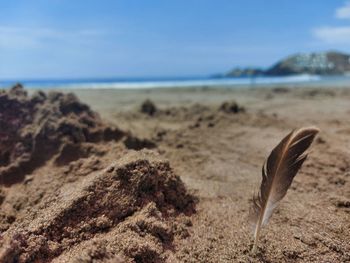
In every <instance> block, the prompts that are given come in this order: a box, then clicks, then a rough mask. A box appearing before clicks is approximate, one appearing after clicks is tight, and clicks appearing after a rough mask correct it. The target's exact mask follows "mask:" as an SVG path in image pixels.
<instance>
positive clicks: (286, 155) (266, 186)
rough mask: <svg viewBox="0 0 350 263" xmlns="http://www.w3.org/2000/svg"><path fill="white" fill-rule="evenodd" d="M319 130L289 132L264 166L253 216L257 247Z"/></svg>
mask: <svg viewBox="0 0 350 263" xmlns="http://www.w3.org/2000/svg"><path fill="white" fill-rule="evenodd" d="M318 132H319V130H318V129H317V128H315V127H309V128H302V129H299V130H297V131H292V132H291V133H289V134H288V135H287V136H286V137H285V138H283V139H282V141H281V142H280V143H279V144H278V145H277V146H276V147H275V148H274V149H273V150H272V152H271V153H270V156H269V157H268V158H267V160H266V161H265V163H264V165H263V167H262V182H261V186H260V191H259V193H258V194H257V195H255V196H254V197H253V201H252V209H251V212H250V220H251V222H252V224H253V227H254V245H253V251H255V249H256V245H257V242H258V239H259V234H260V230H261V227H262V226H263V225H265V224H266V223H267V222H268V220H269V218H270V217H271V215H272V213H273V211H274V209H275V208H276V207H277V205H278V203H279V202H280V201H281V200H282V198H283V197H284V196H285V195H286V193H287V190H288V188H289V187H290V185H291V184H292V181H293V178H294V177H295V175H296V174H297V172H298V170H299V169H300V167H301V166H302V164H303V162H304V161H305V159H306V157H307V153H305V151H306V150H307V149H308V148H309V146H310V145H311V143H312V141H313V140H314V138H315V136H316V134H317V133H318Z"/></svg>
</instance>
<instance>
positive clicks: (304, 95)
mask: <svg viewBox="0 0 350 263" xmlns="http://www.w3.org/2000/svg"><path fill="white" fill-rule="evenodd" d="M64 92H65V93H66V92H67V91H64ZM12 93H15V94H12V95H11V94H10V95H7V96H9V97H15V98H18V99H15V100H16V103H24V104H25V105H27V104H30V103H29V102H30V101H32V100H33V97H31V96H32V93H33V92H32V91H31V92H29V93H30V94H29V95H27V98H23V96H24V97H25V94H22V93H23V90H21V89H19V90H17V91H12ZM17 93H19V94H17ZM74 93H75V94H76V96H77V97H78V98H79V99H80V101H82V102H83V103H81V102H79V101H78V99H77V98H76V97H75V96H73V95H60V96H58V97H59V98H57V96H56V97H55V99H51V100H52V102H50V99H49V98H52V96H53V95H46V96H45V98H46V99H44V102H40V103H39V104H35V105H37V106H36V110H35V112H33V110H32V108H31V107H29V108H28V109H30V110H25V111H24V112H25V114H24V115H25V116H32V117H31V118H29V119H28V120H27V122H23V121H21V122H20V123H23V125H22V126H23V127H22V126H21V127H20V129H19V131H18V132H16V133H15V138H16V139H12V140H2V141H1V140H0V142H1V143H2V145H6V147H7V148H6V149H14V147H13V144H11V141H16V140H19V141H23V138H26V139H27V140H28V137H25V136H23V134H26V133H25V131H27V130H36V131H38V132H39V133H40V131H41V134H45V135H46V134H47V133H46V132H45V129H38V127H41V126H40V125H38V122H37V119H38V117H39V116H42V113H41V112H42V110H41V109H50V110H49V112H50V113H49V114H48V115H49V116H50V118H51V119H52V118H54V121H53V122H54V123H55V124H56V125H53V131H54V134H56V135H57V136H56V137H54V138H52V137H50V139H53V140H54V141H55V142H56V143H57V147H56V148H55V149H54V150H52V151H46V150H45V149H41V150H40V151H39V152H41V153H42V155H44V153H45V160H40V162H33V161H28V160H32V159H34V160H36V159H37V158H34V157H35V156H36V151H35V150H33V148H30V147H29V148H28V147H19V146H18V147H19V148H18V149H23V148H24V149H26V151H14V152H13V153H11V154H7V155H6V154H4V152H3V153H2V152H0V153H2V155H1V154H0V156H7V157H6V158H3V157H2V158H1V159H2V160H5V161H3V162H0V171H1V172H2V174H1V173H0V175H1V176H2V177H1V178H2V187H1V192H0V204H1V214H0V227H1V239H0V244H1V249H0V262H16V261H19V262H350V122H349V121H348V119H349V115H350V103H349V101H350V89H349V90H348V89H346V88H337V89H332V88H317V87H307V88H306V87H304V88H303V87H298V88H293V87H273V88H266V87H265V88H256V89H229V88H227V89H225V88H220V89H218V88H215V87H213V88H208V87H203V88H188V89H183V88H181V89H162V90H102V91H96V90H95V91H94V90H75V91H74ZM56 94H57V93H56ZM59 94H60V93H59ZM0 95H1V94H0ZM35 96H37V95H35ZM35 96H34V97H35ZM147 99H150V100H151V101H148V102H147V103H146V104H143V103H144V102H145V100H147ZM17 100H18V101H17ZM23 101H24V102H23ZM67 101H68V102H70V103H67ZM84 103H86V104H84ZM53 104H54V105H53ZM61 104H63V105H67V104H68V105H72V104H73V105H75V106H74V107H68V108H69V109H70V111H69V113H67V112H65V111H62V110H61V107H58V109H57V105H61ZM16 105H17V104H16ZM40 105H41V106H40ZM43 105H45V106H43ZM55 105H56V106H55ZM87 105H89V106H90V107H89V106H87ZM16 107H17V106H16ZM26 107H27V106H26ZM26 107H22V108H21V109H23V108H25V109H27V108H26ZM17 108H18V107H17ZM37 108H38V109H37ZM63 108H64V107H63ZM76 108H79V109H80V111H78V112H76V111H75V110H72V109H76ZM7 116H8V115H7ZM16 116H17V115H16ZM21 116H22V115H21ZM33 116H34V118H33ZM53 116H54V117H53ZM86 116H89V120H90V122H89V123H90V126H91V127H90V126H89V127H87V126H86V124H85V122H84V118H86ZM45 118H46V117H45ZM45 118H44V119H45ZM50 118H49V119H50ZM0 119H1V118H0ZM24 119H27V117H26V118H24ZM72 120H73V121H72ZM66 122H69V123H73V124H74V125H71V126H69V127H70V128H69V129H68V132H66V133H62V132H60V131H61V128H60V127H61V125H58V124H59V123H66ZM309 125H315V126H317V127H319V128H320V129H321V132H320V134H319V136H318V137H317V139H316V141H315V143H314V144H313V145H312V147H311V152H310V155H309V158H308V159H307V160H306V162H305V163H304V165H303V167H302V169H301V171H300V172H299V174H298V175H297V176H296V178H295V180H294V182H293V184H292V186H291V188H290V189H289V191H288V193H287V196H286V197H285V198H284V199H283V201H282V202H281V204H280V206H279V207H278V209H277V210H276V212H275V213H274V214H273V216H272V218H271V220H270V222H269V224H268V225H267V226H266V227H265V228H264V229H263V231H262V235H261V239H260V242H259V246H258V251H257V253H256V254H255V255H253V254H252V253H251V252H250V249H251V246H252V232H251V228H250V225H249V223H248V220H247V217H248V212H249V207H250V201H251V198H252V195H253V193H254V192H255V191H256V190H257V189H258V187H259V184H260V180H261V166H262V164H263V162H264V159H265V158H266V157H267V156H268V154H269V152H270V151H271V149H272V148H273V147H274V146H275V145H276V144H277V143H278V142H279V141H280V140H281V139H282V138H283V137H284V136H285V135H286V134H287V133H288V132H290V131H291V130H292V129H295V128H299V127H302V126H309ZM2 127H3V126H1V128H2ZM7 127H9V130H10V131H13V130H16V129H15V127H12V126H7ZM16 127H17V126H16ZM50 127H51V126H50ZM72 131H80V132H81V133H79V132H77V133H73V132H72ZM84 131H85V132H84ZM2 132H3V130H2ZM5 132H7V134H13V132H8V131H5ZM72 134H78V135H79V134H80V135H81V134H82V135H83V136H78V135H77V136H75V137H74V136H73V137H72ZM89 134H94V135H96V134H97V135H96V137H93V138H94V139H89V138H91V136H88V135H89ZM2 138H3V137H2ZM29 138H30V140H29V141H31V142H36V141H35V138H36V137H35V136H29ZM77 138H80V139H77ZM26 142H28V141H26ZM22 144H23V143H22ZM32 144H35V143H29V145H32ZM46 144H48V145H51V141H49V142H48V143H46ZM46 144H45V143H44V145H46ZM24 145H28V144H24ZM2 149H5V147H2ZM18 152H19V153H20V154H17V153H18ZM15 153H16V154H15ZM28 153H29V154H28ZM46 153H47V154H46ZM72 153H75V154H72ZM9 156H10V157H11V158H9ZM31 156H32V157H33V156H34V157H33V158H31ZM39 156H41V155H40V154H39ZM71 156H73V157H74V158H73V157H71ZM23 158H24V159H23ZM39 159H40V158H39ZM23 160H25V162H23ZM13 163H15V164H16V165H15V166H16V167H20V168H17V170H15V172H12V173H10V172H8V171H9V170H11V169H14V168H11V167H12V166H11V165H13ZM28 163H29V164H30V165H28ZM23 164H24V166H23ZM23 167H28V168H26V169H24V168H23ZM29 168H30V169H29ZM11 171H12V170H11ZM9 178H12V179H13V178H15V179H13V180H12V179H9Z"/></svg>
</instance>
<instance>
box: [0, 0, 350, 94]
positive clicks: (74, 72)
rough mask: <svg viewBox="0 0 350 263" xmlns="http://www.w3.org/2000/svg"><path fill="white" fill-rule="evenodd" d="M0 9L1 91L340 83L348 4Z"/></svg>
mask: <svg viewBox="0 0 350 263" xmlns="http://www.w3.org/2000/svg"><path fill="white" fill-rule="evenodd" d="M0 9H1V11H2V12H1V17H0V57H1V62H0V86H2V87H6V86H9V85H11V84H12V83H14V82H18V81H20V82H22V83H24V84H25V85H26V86H27V87H45V88H49V87H62V86H74V87H80V86H84V87H90V88H101V87H104V88H135V87H153V86H164V87H168V86H179V85H181V86H201V85H214V84H215V85H236V84H239V85H241V84H243V85H247V84H248V85H255V84H259V83H260V84H267V83H281V82H283V83H300V82H302V83H308V82H318V83H321V82H322V83H323V82H325V81H326V82H327V83H329V82H334V83H339V82H341V83H342V84H344V83H345V84H346V83H347V82H348V79H347V77H346V74H347V73H348V71H350V67H349V56H348V55H347V54H346V53H347V52H350V48H349V47H350V45H349V44H350V2H348V1H342V0H337V1H316V0H311V1H303V2H301V1H280V0H270V1H264V2H262V1H258V0H248V1H247V0H245V1H243V0H238V1H229V0H220V1H209V0H203V1H196V0H191V1H184V0H179V1H160V0H152V1H147V2H140V1H126V0H125V1H124V0H119V1H82V0H77V1H68V0H52V1H41V0H38V1H23V0H22V1H21V0H14V1H1V2H0ZM327 52H331V53H327ZM295 54H299V55H298V56H294V55H295ZM290 56H292V57H290ZM288 58H289V59H288ZM278 63H280V64H278ZM274 66H278V67H277V68H276V67H274Z"/></svg>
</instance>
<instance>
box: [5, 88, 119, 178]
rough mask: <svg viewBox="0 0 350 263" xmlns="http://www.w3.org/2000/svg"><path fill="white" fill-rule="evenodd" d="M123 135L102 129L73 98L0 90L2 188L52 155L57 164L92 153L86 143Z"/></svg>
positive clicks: (89, 112)
mask: <svg viewBox="0 0 350 263" xmlns="http://www.w3.org/2000/svg"><path fill="white" fill-rule="evenodd" d="M124 135H125V133H123V132H122V131H120V130H119V129H117V128H111V127H108V126H106V125H104V124H103V123H102V121H101V119H100V118H99V116H98V115H97V114H96V113H95V112H93V111H91V110H90V108H89V107H88V106H87V105H85V104H83V103H81V102H79V100H78V99H77V98H76V97H75V95H74V94H71V93H70V94H63V93H59V92H50V93H49V94H48V95H46V94H45V93H43V92H37V93H36V94H34V95H33V96H32V97H29V96H28V95H27V93H26V91H25V90H24V89H23V87H22V86H21V85H16V86H15V87H13V88H12V89H10V90H9V91H0V183H2V184H13V183H15V182H18V181H21V180H22V179H23V178H24V175H25V174H27V173H30V172H31V171H33V170H34V169H35V168H37V167H39V166H41V165H42V164H43V163H45V162H46V161H47V160H50V159H51V158H52V157H53V156H55V155H57V156H56V160H57V164H60V165H63V164H65V163H67V162H70V161H73V160H76V159H79V158H80V157H84V156H87V155H89V154H90V152H91V151H92V148H91V147H89V146H87V145H84V143H89V142H90V143H94V142H99V141H110V140H119V139H120V138H121V137H122V136H124Z"/></svg>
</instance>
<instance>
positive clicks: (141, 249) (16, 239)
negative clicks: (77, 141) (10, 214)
mask: <svg viewBox="0 0 350 263" xmlns="http://www.w3.org/2000/svg"><path fill="white" fill-rule="evenodd" d="M29 198H30V197H29ZM192 212H193V199H192V198H191V196H190V195H188V194H187V193H186V189H185V187H184V185H183V183H182V182H181V180H180V178H179V177H178V176H176V175H175V174H174V173H173V171H172V170H171V168H170V167H169V164H168V163H167V162H164V161H161V160H159V158H158V157H157V156H156V155H155V154H152V153H151V152H149V151H142V152H130V153H129V154H127V155H126V156H124V157H123V158H121V159H120V160H118V161H116V162H115V164H112V165H111V166H109V167H107V168H106V169H104V170H103V171H101V172H96V173H91V174H89V175H87V176H86V177H84V178H83V180H81V181H77V182H74V183H71V184H67V185H65V186H64V187H63V188H61V189H60V191H58V192H57V193H52V194H51V195H48V196H47V197H46V198H45V200H43V201H42V202H41V203H39V204H38V205H36V206H34V207H33V208H32V209H30V210H29V211H28V213H27V214H26V215H25V216H24V217H22V218H21V219H18V220H17V221H16V222H15V224H13V225H12V226H11V227H10V228H9V229H8V230H7V231H6V232H5V234H4V235H3V237H2V240H1V241H0V242H2V244H1V247H2V249H1V250H0V262H17V261H19V262H42V261H45V262H46V261H50V260H53V259H56V260H57V262H96V261H94V260H95V259H96V260H97V259H98V260H106V259H113V258H124V260H126V262H128V261H130V262H133V261H134V262H162V261H163V260H164V259H165V258H166V257H167V251H168V250H171V248H172V241H173V240H174V238H175V237H176V236H180V237H181V236H186V235H188V232H187V230H186V225H189V224H190V223H189V222H190V221H189V220H185V218H186V217H185V216H184V215H182V216H179V214H181V213H182V214H183V213H192ZM175 218H178V220H175ZM181 218H182V220H180V219H181ZM101 248H103V249H101ZM113 262H115V261H113Z"/></svg>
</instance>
